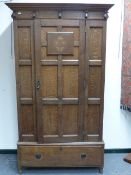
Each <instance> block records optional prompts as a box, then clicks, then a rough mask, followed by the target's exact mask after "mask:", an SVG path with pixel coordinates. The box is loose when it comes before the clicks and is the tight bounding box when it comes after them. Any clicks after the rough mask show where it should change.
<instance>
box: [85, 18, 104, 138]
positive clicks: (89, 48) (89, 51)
mask: <svg viewBox="0 0 131 175" xmlns="http://www.w3.org/2000/svg"><path fill="white" fill-rule="evenodd" d="M105 31H106V20H86V57H85V58H86V59H85V80H86V88H85V98H86V103H85V125H84V126H85V132H84V133H85V141H102V125H103V122H102V121H103V119H102V118H103V101H104V76H105V46H106V32H105Z"/></svg>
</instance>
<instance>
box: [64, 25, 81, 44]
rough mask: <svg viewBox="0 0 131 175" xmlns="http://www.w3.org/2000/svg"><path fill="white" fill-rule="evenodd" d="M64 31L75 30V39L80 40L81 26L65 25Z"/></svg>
mask: <svg viewBox="0 0 131 175" xmlns="http://www.w3.org/2000/svg"><path fill="white" fill-rule="evenodd" d="M62 32H73V35H74V41H79V37H80V29H79V27H68V26H67V27H65V26H64V27H63V28H62Z"/></svg>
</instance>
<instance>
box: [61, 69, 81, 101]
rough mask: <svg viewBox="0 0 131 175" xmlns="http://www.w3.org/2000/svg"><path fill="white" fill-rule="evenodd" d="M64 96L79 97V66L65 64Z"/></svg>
mask: <svg viewBox="0 0 131 175" xmlns="http://www.w3.org/2000/svg"><path fill="white" fill-rule="evenodd" d="M63 97H64V98H71V97H78V66H63Z"/></svg>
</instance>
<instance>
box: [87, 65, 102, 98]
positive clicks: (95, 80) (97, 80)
mask: <svg viewBox="0 0 131 175" xmlns="http://www.w3.org/2000/svg"><path fill="white" fill-rule="evenodd" d="M101 85H102V70H101V67H100V66H90V67H89V81H88V97H100V96H101Z"/></svg>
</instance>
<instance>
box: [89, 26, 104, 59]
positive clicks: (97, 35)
mask: <svg viewBox="0 0 131 175" xmlns="http://www.w3.org/2000/svg"><path fill="white" fill-rule="evenodd" d="M102 34H103V29H102V28H100V27H99V28H98V27H91V28H90V40H89V43H90V45H89V46H90V59H97V60H98V59H102V39H103V36H102Z"/></svg>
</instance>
